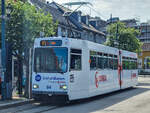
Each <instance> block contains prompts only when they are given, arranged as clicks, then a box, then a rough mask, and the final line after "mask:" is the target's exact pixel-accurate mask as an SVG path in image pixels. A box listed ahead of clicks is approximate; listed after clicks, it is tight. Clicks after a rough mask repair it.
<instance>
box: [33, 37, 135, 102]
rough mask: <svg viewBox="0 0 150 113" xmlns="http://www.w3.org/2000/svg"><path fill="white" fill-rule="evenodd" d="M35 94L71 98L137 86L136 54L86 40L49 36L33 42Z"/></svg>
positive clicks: (66, 99)
mask: <svg viewBox="0 0 150 113" xmlns="http://www.w3.org/2000/svg"><path fill="white" fill-rule="evenodd" d="M33 51H34V52H33V53H34V55H33V63H32V64H33V66H32V67H33V68H32V95H33V98H34V99H36V100H41V99H46V100H47V98H51V99H52V98H53V99H54V98H55V99H57V100H58V101H62V100H64V101H72V100H77V99H83V98H89V97H93V96H97V95H101V94H106V93H109V92H113V91H117V90H121V89H125V88H128V87H133V86H135V85H137V83H138V82H137V79H138V70H137V54H136V53H133V52H129V51H124V50H118V49H117V48H113V47H108V46H105V45H101V44H98V43H94V42H91V41H87V40H80V39H72V38H62V37H47V38H37V39H35V42H34V50H33Z"/></svg>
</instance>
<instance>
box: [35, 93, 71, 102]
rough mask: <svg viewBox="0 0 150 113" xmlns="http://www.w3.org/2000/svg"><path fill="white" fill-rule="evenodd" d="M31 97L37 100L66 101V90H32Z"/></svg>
mask: <svg viewBox="0 0 150 113" xmlns="http://www.w3.org/2000/svg"><path fill="white" fill-rule="evenodd" d="M32 97H33V99H34V100H37V101H49V102H65V101H66V102H67V101H69V99H68V94H67V92H47V91H32Z"/></svg>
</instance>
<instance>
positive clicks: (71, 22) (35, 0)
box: [30, 0, 106, 44]
mask: <svg viewBox="0 0 150 113" xmlns="http://www.w3.org/2000/svg"><path fill="white" fill-rule="evenodd" d="M30 1H31V2H32V4H34V5H35V6H36V7H37V8H40V9H43V10H44V11H46V12H50V13H51V15H52V17H53V21H54V22H56V21H57V22H58V28H57V31H56V32H57V33H56V35H57V36H62V37H69V38H76V39H83V40H89V41H93V42H96V43H100V44H103V43H104V42H105V41H106V35H105V33H103V32H102V31H100V30H98V29H96V28H95V26H93V25H91V24H90V18H91V17H90V16H89V15H82V12H81V11H75V12H73V11H72V10H70V9H68V8H66V7H64V6H62V5H60V4H58V3H56V2H52V3H49V2H47V3H45V2H41V1H40V0H30Z"/></svg>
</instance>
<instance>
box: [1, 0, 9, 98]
mask: <svg viewBox="0 0 150 113" xmlns="http://www.w3.org/2000/svg"><path fill="white" fill-rule="evenodd" d="M1 10H2V15H1V19H2V26H1V39H2V46H1V48H2V52H1V56H2V57H1V60H2V75H1V92H2V100H6V99H7V98H8V97H7V95H8V88H9V87H7V84H6V77H7V76H6V44H5V23H6V19H7V16H5V0H1ZM6 13H7V14H8V18H9V16H10V13H11V6H10V4H8V6H7V8H6ZM8 99H10V98H8Z"/></svg>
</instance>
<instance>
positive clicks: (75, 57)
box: [70, 49, 81, 70]
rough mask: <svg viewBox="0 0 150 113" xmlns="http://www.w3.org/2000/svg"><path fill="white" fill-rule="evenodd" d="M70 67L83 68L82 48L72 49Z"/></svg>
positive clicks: (74, 68)
mask: <svg viewBox="0 0 150 113" xmlns="http://www.w3.org/2000/svg"><path fill="white" fill-rule="evenodd" d="M70 69H71V70H81V50H77V49H71V58H70Z"/></svg>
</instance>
